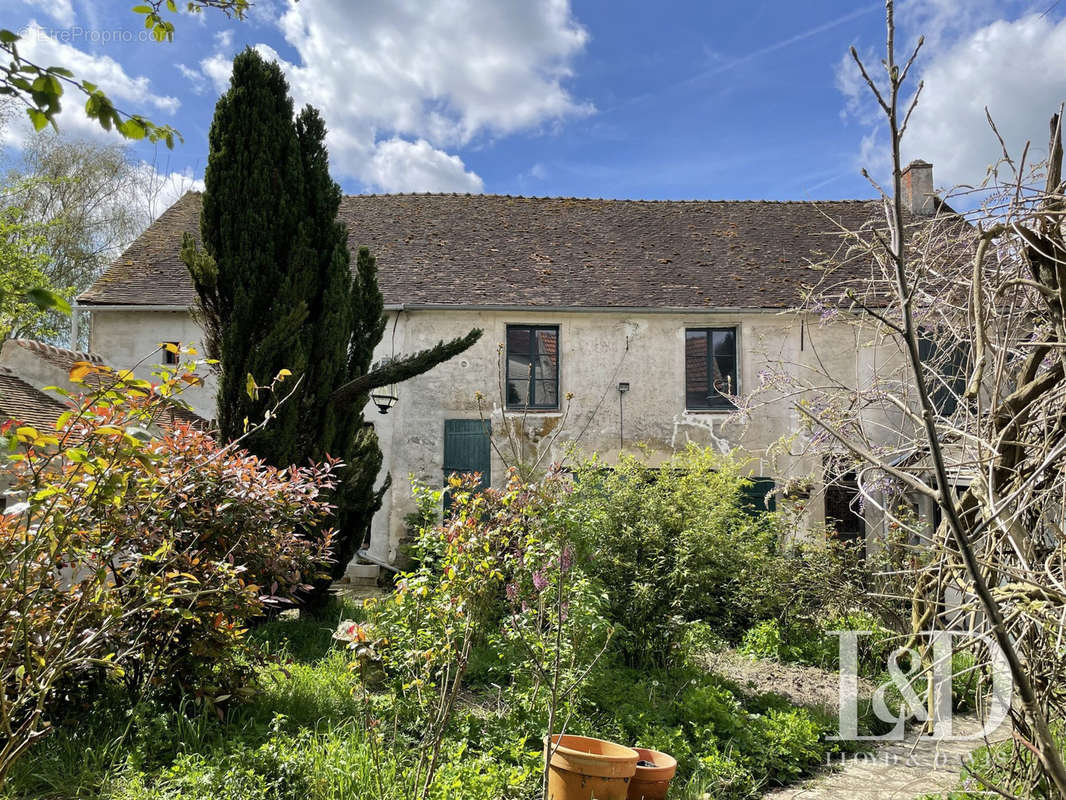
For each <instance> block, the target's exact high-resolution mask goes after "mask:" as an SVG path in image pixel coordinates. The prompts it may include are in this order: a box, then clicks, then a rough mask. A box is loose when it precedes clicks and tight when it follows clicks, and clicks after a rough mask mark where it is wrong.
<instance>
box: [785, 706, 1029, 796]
mask: <svg viewBox="0 0 1066 800" xmlns="http://www.w3.org/2000/svg"><path fill="white" fill-rule="evenodd" d="M952 725H953V729H954V730H955V732H956V733H959V734H962V735H967V734H976V733H977V732H978V731H980V728H981V726H980V723H979V722H978V720H977V718H976V717H972V716H966V715H957V716H956V717H955V718H954V720H953V721H952ZM1009 735H1010V723H1009V722H1004V723H1003V724H1002V725H1001V726H1000V727H999V730H997V731H996V732H995V733H994V734H992V736H991V737H989V739H990V741H993V742H995V741H1002V740H1003V739H1005V738H1007V737H1008V736H1009ZM984 744H985V742H984V740H980V739H978V740H973V741H952V742H948V741H936V740H932V739H917V734H916V733H915V732H912V733H910V734H909V735H908V736H907V739H906V740H905V741H902V742H893V743H891V744H885V745H882V746H880V747H878V748H877V749H876V750H873V751H871V752H869V753H858V754H854V755H849V756H847V757H846V758H845V760H844V761H843V763H838V762H835V763H834V766H836V767H838V770H837V771H835V772H827V773H824V774H822V775H816V776H814V777H813V778H809V779H808V780H806V781H804V782H803V783H800V784H795V785H793V786H788V787H786V788H784V789H775V790H774V791H772V792H770V793H768V794H766V795H764V798H766V800H911V798H915V797H921V796H922V795H927V794H931V795H938V794H943V793H945V792H948V791H950V790H951V789H952V788H954V787H955V785H956V784H957V783H958V781H959V775H960V772H961V770H962V764H963V762H964V761H965V759H966V758H967V757H968V756H969V755H970V753H972V752H973V751H974V750H976V749H977V748H979V747H981V746H983V745H984Z"/></svg>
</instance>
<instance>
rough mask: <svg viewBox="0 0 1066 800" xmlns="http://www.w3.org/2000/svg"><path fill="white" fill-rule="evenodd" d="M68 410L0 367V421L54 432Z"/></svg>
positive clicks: (8, 370) (8, 369) (9, 370)
mask: <svg viewBox="0 0 1066 800" xmlns="http://www.w3.org/2000/svg"><path fill="white" fill-rule="evenodd" d="M66 410H67V407H66V406H65V405H63V404H62V403H60V402H59V401H58V400H55V399H54V398H52V397H49V396H48V395H46V394H45V393H44V392H42V391H40V390H39V389H35V388H33V387H32V386H30V384H28V383H26V382H25V381H24V380H22V379H21V378H19V377H18V376H17V375H15V373H14V372H12V371H11V369H10V368H8V367H5V366H2V365H0V422H7V421H8V420H15V421H16V422H22V423H25V424H27V425H32V426H33V427H35V428H37V429H38V430H41V431H54V430H55V426H56V420H58V419H59V417H60V415H61V414H62V413H63V412H64V411H66Z"/></svg>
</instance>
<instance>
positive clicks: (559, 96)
mask: <svg viewBox="0 0 1066 800" xmlns="http://www.w3.org/2000/svg"><path fill="white" fill-rule="evenodd" d="M260 21H262V20H260ZM278 25H279V26H280V28H281V31H282V33H283V34H284V36H285V39H286V41H287V42H288V44H289V45H290V46H291V47H292V48H293V49H294V50H295V51H296V52H297V54H298V56H299V58H298V59H296V60H295V61H294V62H289V61H286V60H284V59H282V58H281V56H280V55H279V54H278V53H277V51H275V50H274V49H273V48H271V47H270V46H268V45H265V44H258V45H256V46H255V49H256V50H258V51H259V52H260V53H261V54H262V55H263V56H264V57H265V58H267V59H270V60H275V61H277V62H278V63H279V65H280V66H281V68H282V70H283V71H284V72H285V75H286V77H287V78H288V80H289V84H290V87H291V91H292V95H293V100H294V104H295V106H296V107H297V108H300V107H302V106H303V105H304V104H306V103H310V104H312V105H314V106H316V107H317V108H318V109H319V110H320V111H321V113H322V115H323V117H324V118H325V120H326V124H327V128H328V133H327V145H328V146H329V149H330V155H331V160H332V163H333V166H334V169H335V170H336V171H337V172H338V173H340V174H342V175H345V176H348V177H352V178H355V179H357V180H359V181H361V182H362V183H364V184H366V185H368V186H370V187H373V188H375V189H380V190H384V191H458V192H477V191H481V190H482V188H483V182H482V180H481V178H480V177H478V176H477V175H476V174H474V173H473V172H471V171H470V170H468V169H467V168H466V166H465V165H464V163H463V161H462V159H461V158H459V157H458V156H457V155H454V154H453V153H449V152H447V151H448V150H450V149H451V150H453V149H454V148H456V147H460V146H464V145H469V144H470V143H471V142H472V141H473V140H474V139H476V138H478V137H491V136H496V135H506V134H510V133H514V132H516V131H522V130H536V129H539V128H541V127H543V126H546V125H552V124H556V123H558V122H559V121H560V120H563V119H565V118H567V117H571V116H574V115H583V114H587V113H590V112H591V111H592V108H591V106H589V105H588V104H585V103H581V102H579V101H577V100H575V99H574V98H573V97H571V95H570V93H569V92H568V91H567V89H566V88H565V87H564V85H563V84H564V82H565V81H566V79H567V78H568V77H569V76H570V75H571V70H572V67H571V63H572V61H573V59H574V58H575V57H576V56H577V55H578V54H579V53H580V52H581V50H582V49H583V48H584V46H585V43H586V42H587V40H588V34H587V33H586V32H585V30H584V29H583V28H582V27H581V26H580V25H579V24H578V23H577V22H576V20H575V19H574V18H573V15H572V13H571V11H570V4H569V0H529V2H525V3H522V4H509V5H507V6H506V7H504V6H501V5H500V4H498V3H494V2H490V0H454V1H453V2H451V3H448V4H426V3H423V2H421V0H397V2H391V3H382V4H369V5H368V6H366V7H364V8H362V9H361V11H360V15H359V18H358V24H352V17H351V15H350V9H347V8H346V7H345V6H344V4H340V3H336V2H326V0H300V2H298V3H295V2H292V1H291V0H290V2H289V3H288V8H287V10H286V11H285V13H284V14H283V15H282V16H281V20H280V22H279V23H278ZM229 33H230V32H229V31H226V32H224V35H221V36H217V37H216V49H215V52H214V53H213V54H212V55H210V56H209V57H207V58H205V59H203V60H202V61H201V62H200V65H199V66H200V70H199V72H200V74H201V75H203V76H204V77H206V78H207V79H208V80H210V81H211V83H212V84H213V85H214V87H215V88H216V89H217V90H218V91H219V92H224V91H225V90H226V89H227V87H228V85H229V79H230V74H231V72H232V59H233V55H234V53H233V40H232V36H231V35H228V34H229Z"/></svg>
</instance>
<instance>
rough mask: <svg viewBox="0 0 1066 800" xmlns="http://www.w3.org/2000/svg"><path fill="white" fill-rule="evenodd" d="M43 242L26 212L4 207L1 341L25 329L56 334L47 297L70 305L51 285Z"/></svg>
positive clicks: (0, 225) (0, 217)
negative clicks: (50, 324) (48, 309)
mask: <svg viewBox="0 0 1066 800" xmlns="http://www.w3.org/2000/svg"><path fill="white" fill-rule="evenodd" d="M43 243H44V238H43V237H42V236H41V233H40V230H39V229H38V228H37V226H35V225H32V224H29V223H27V222H26V219H25V213H24V212H23V209H21V208H19V207H18V206H14V205H2V206H0V264H2V265H3V268H2V269H0V342H3V341H4V340H5V339H9V338H11V337H12V335H18V334H20V333H22V332H24V331H25V330H32V331H34V332H37V333H42V334H48V333H50V332H51V333H55V331H54V330H52V329H50V328H49V327H48V323H49V318H50V315H49V314H48V312H47V311H45V308H47V306H48V305H49V303H47V302H46V298H47V297H48V296H49V295H51V296H52V297H53V298H54V300H55V302H53V303H52V304H51V305H53V306H60V305H66V300H65V299H64V298H63V297H62V294H63V293H62V292H58V293H57V292H55V290H54V288H53V287H52V286H51V284H50V283H49V280H48V275H47V274H46V271H45V257H44V254H43V253H42V245H43ZM67 310H68V311H69V305H68V306H67Z"/></svg>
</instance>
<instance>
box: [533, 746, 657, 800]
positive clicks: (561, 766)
mask: <svg viewBox="0 0 1066 800" xmlns="http://www.w3.org/2000/svg"><path fill="white" fill-rule="evenodd" d="M556 745H558V747H556ZM549 753H550V755H551V765H550V767H549V770H548V797H547V800H593V798H595V800H625V798H626V791H627V789H628V788H629V780H630V778H632V777H633V772H634V771H635V770H636V768H637V759H638V758H639V756H638V755H637V751H636V750H634V749H633V748H631V747H625V746H623V745H620V744H615V743H614V742H606V741H604V740H603V739H592V738H590V737H588V736H559V734H555V735H553V736H552V737H551V747H550V749H549V745H548V742H547V741H545V742H544V755H545V758H547V757H548V755H549Z"/></svg>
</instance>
